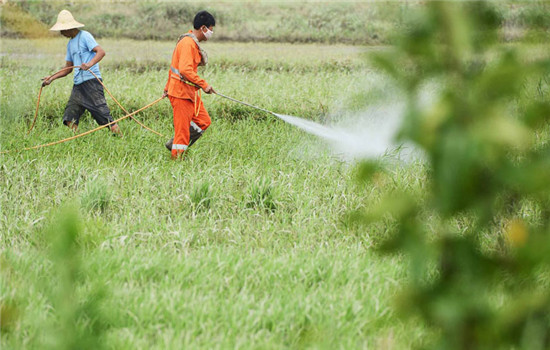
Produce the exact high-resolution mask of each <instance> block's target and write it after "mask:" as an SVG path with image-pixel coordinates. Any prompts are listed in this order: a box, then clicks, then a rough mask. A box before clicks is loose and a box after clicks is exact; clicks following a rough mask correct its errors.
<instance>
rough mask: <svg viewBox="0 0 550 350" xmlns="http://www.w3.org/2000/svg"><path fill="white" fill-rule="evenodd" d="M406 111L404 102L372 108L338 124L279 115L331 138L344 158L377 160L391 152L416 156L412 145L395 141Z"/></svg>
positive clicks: (404, 157) (400, 155)
mask: <svg viewBox="0 0 550 350" xmlns="http://www.w3.org/2000/svg"><path fill="white" fill-rule="evenodd" d="M403 112H404V104H403V103H394V104H388V105H384V106H376V107H370V108H369V109H367V110H366V111H364V112H362V113H360V114H357V115H353V116H350V117H347V118H345V120H346V122H345V123H342V124H340V125H336V126H326V125H322V124H319V123H316V122H314V121H311V120H307V119H303V118H298V117H295V116H290V115H284V114H276V113H275V115H276V116H277V117H279V118H281V119H282V120H284V121H285V122H287V123H289V124H292V125H294V126H296V127H298V128H300V129H302V130H304V131H306V132H308V133H310V134H312V135H316V136H318V137H320V138H322V139H324V140H326V141H328V143H329V145H330V146H331V147H332V149H333V150H334V151H335V153H336V154H338V155H340V156H341V157H342V158H343V159H344V160H347V161H353V160H359V159H377V158H381V157H384V156H390V155H391V156H396V157H397V158H399V159H404V160H410V159H411V157H412V155H413V151H412V147H410V146H408V147H404V146H403V145H400V144H398V143H396V142H395V137H396V134H397V132H398V131H399V128H400V127H401V121H402V117H403Z"/></svg>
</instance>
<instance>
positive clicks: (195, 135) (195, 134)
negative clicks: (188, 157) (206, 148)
mask: <svg viewBox="0 0 550 350" xmlns="http://www.w3.org/2000/svg"><path fill="white" fill-rule="evenodd" d="M189 135H190V140H189V147H191V145H193V144H194V143H195V142H196V141H197V140H198V139H199V138H200V137H201V136H202V131H201V132H197V131H196V130H195V129H194V128H193V127H190V128H189ZM172 144H174V138H173V137H172V138H171V139H170V140H168V142H166V143H165V144H164V146H166V148H167V149H168V150H169V151H172Z"/></svg>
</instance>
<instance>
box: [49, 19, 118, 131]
mask: <svg viewBox="0 0 550 350" xmlns="http://www.w3.org/2000/svg"><path fill="white" fill-rule="evenodd" d="M80 27H84V24H82V23H79V22H77V21H76V20H75V19H74V18H73V15H72V14H71V13H70V12H69V11H67V10H63V11H61V12H60V13H59V15H58V16H57V23H56V24H55V25H54V26H53V27H51V28H50V30H52V31H60V32H61V34H62V35H63V36H65V37H67V38H70V40H69V43H68V44H67V55H66V58H65V61H66V63H65V67H72V66H78V67H79V68H75V73H74V86H73V90H72V92H71V97H70V98H69V102H68V103H67V106H66V107H65V113H64V114H63V124H65V125H67V126H68V127H69V128H71V129H72V130H74V131H75V132H76V129H77V128H78V121H79V120H80V117H81V116H82V114H83V113H84V110H86V109H87V110H88V111H90V113H91V114H92V117H93V118H94V119H95V120H96V121H97V123H98V124H99V125H105V124H107V123H110V122H112V121H113V117H112V116H111V111H110V110H109V107H108V106H107V101H105V93H104V92H103V86H102V85H101V83H100V82H99V81H98V80H97V79H96V77H95V76H94V75H93V74H92V73H90V71H91V72H93V73H94V74H95V75H96V76H97V77H98V78H101V73H100V72H99V64H98V63H99V61H101V59H102V58H103V57H104V56H105V51H104V50H103V49H102V48H101V46H99V45H98V44H97V42H96V41H95V39H94V37H93V36H92V34H90V33H88V32H87V31H84V30H80V29H78V28H80ZM72 71H73V69H72V68H67V69H64V70H62V71H60V72H59V73H56V74H54V75H51V76H49V77H45V78H44V79H43V80H44V81H43V83H42V85H44V86H46V85H50V84H51V83H52V81H54V80H55V79H58V78H62V77H64V76H67V75H69V74H70V73H71V72H72ZM110 128H111V131H112V132H114V133H116V134H120V128H119V127H118V125H117V124H113V125H111V126H110Z"/></svg>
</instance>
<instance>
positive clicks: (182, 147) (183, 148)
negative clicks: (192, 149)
mask: <svg viewBox="0 0 550 350" xmlns="http://www.w3.org/2000/svg"><path fill="white" fill-rule="evenodd" d="M188 147H189V146H187V145H176V144H173V145H172V149H175V150H179V151H187V148H188Z"/></svg>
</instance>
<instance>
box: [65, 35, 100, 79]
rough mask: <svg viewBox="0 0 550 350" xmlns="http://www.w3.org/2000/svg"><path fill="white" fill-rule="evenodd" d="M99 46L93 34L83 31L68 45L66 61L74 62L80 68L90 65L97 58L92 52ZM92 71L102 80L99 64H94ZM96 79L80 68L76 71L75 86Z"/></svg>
mask: <svg viewBox="0 0 550 350" xmlns="http://www.w3.org/2000/svg"><path fill="white" fill-rule="evenodd" d="M96 46H97V42H96V41H95V39H94V37H93V36H92V34H90V33H88V32H87V31H85V30H81V31H79V32H78V34H77V35H76V36H75V37H74V38H72V39H71V40H69V43H68V44H67V57H66V58H65V60H66V61H69V62H73V66H80V65H81V64H82V63H88V62H90V61H91V60H92V58H94V57H95V55H96V53H95V52H93V51H92V50H93V49H94V48H95V47H96ZM90 70H91V71H92V72H94V73H95V75H97V76H98V77H99V78H101V73H99V64H94V65H93V66H92V67H91V68H90ZM90 79H95V77H94V76H93V75H92V73H90V72H87V71H83V70H81V69H80V68H75V69H74V84H75V85H78V84H82V83H83V82H85V81H86V80H90Z"/></svg>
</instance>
